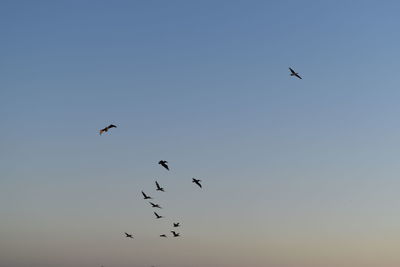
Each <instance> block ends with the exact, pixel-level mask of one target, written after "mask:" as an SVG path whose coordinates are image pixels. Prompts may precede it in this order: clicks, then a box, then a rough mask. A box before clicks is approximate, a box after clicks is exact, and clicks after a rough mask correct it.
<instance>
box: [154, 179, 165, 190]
mask: <svg viewBox="0 0 400 267" xmlns="http://www.w3.org/2000/svg"><path fill="white" fill-rule="evenodd" d="M156 186H157V191H161V192H165V191H164V188H162V187H161V186H160V185H159V184H158V182H157V181H156Z"/></svg>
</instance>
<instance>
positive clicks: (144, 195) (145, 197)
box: [142, 191, 152, 199]
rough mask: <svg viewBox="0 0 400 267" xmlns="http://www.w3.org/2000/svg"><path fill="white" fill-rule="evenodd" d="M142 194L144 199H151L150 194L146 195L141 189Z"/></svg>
mask: <svg viewBox="0 0 400 267" xmlns="http://www.w3.org/2000/svg"><path fill="white" fill-rule="evenodd" d="M142 195H143V197H144V199H152V198H151V197H150V196H148V195H146V194H145V193H144V192H143V191H142Z"/></svg>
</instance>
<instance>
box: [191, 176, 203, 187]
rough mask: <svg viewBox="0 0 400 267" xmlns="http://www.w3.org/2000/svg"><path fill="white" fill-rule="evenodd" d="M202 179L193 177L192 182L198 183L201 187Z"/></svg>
mask: <svg viewBox="0 0 400 267" xmlns="http://www.w3.org/2000/svg"><path fill="white" fill-rule="evenodd" d="M200 182H201V180H199V179H196V178H193V179H192V183H195V184H197V185H198V186H200V188H201V183H200Z"/></svg>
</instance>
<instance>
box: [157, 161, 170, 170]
mask: <svg viewBox="0 0 400 267" xmlns="http://www.w3.org/2000/svg"><path fill="white" fill-rule="evenodd" d="M167 163H168V161H166V160H160V161H159V162H158V164H160V165H161V166H163V167H164V168H166V169H167V170H168V171H169V168H168V165H167Z"/></svg>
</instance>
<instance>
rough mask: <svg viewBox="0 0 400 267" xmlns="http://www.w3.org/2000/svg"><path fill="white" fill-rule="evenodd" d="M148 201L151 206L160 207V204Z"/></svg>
mask: <svg viewBox="0 0 400 267" xmlns="http://www.w3.org/2000/svg"><path fill="white" fill-rule="evenodd" d="M149 203H150V204H151V206H152V208H159V209H162V208H161V206H160V205H158V204H154V203H153V202H149Z"/></svg>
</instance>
